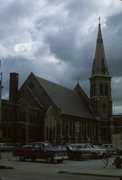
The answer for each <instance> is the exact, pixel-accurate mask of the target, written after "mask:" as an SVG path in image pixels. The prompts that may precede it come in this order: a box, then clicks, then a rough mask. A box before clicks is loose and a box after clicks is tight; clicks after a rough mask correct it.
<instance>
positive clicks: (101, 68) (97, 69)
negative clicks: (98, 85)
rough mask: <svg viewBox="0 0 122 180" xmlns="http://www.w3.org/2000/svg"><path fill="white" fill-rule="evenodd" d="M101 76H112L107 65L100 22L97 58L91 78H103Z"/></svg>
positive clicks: (95, 58)
mask: <svg viewBox="0 0 122 180" xmlns="http://www.w3.org/2000/svg"><path fill="white" fill-rule="evenodd" d="M101 75H102V76H110V74H109V71H108V67H107V63H106V57H105V51H104V43H103V38H102V32H101V24H100V22H99V25H98V35H97V41H96V51H95V57H94V62H93V67H92V74H91V76H92V77H93V76H101Z"/></svg>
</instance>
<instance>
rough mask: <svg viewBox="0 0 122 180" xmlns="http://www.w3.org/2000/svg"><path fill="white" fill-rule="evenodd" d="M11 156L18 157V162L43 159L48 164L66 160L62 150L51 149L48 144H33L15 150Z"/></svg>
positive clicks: (66, 157)
mask: <svg viewBox="0 0 122 180" xmlns="http://www.w3.org/2000/svg"><path fill="white" fill-rule="evenodd" d="M13 156H19V159H20V161H25V160H26V159H31V160H32V161H36V159H44V160H45V161H46V162H48V163H53V162H63V160H65V159H68V156H67V154H66V152H65V151H64V150H61V149H59V148H57V147H56V148H55V147H52V145H51V144H50V143H48V142H34V143H31V144H28V145H25V146H23V147H21V148H15V149H14V150H13Z"/></svg>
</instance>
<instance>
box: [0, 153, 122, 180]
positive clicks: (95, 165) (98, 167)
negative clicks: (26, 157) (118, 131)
mask: <svg viewBox="0 0 122 180" xmlns="http://www.w3.org/2000/svg"><path fill="white" fill-rule="evenodd" d="M121 158H122V157H121ZM113 160H114V158H113V159H112V158H111V159H110V161H109V163H108V166H107V167H105V166H104V164H103V160H84V161H69V160H67V161H65V162H64V163H61V164H50V165H48V164H46V163H44V162H40V161H37V162H36V163H32V162H19V161H18V157H13V156H12V155H11V153H8V154H7V153H2V154H1V159H0V169H4V168H5V169H12V168H13V169H17V170H20V169H21V171H23V170H25V169H29V170H30V171H31V172H33V171H34V172H35V171H37V167H41V169H40V170H41V171H43V172H45V173H46V172H47V171H48V172H50V173H53V172H54V173H55V172H56V173H60V174H70V175H81V176H93V177H108V178H111V179H112V178H118V179H121V180H122V168H121V169H116V168H115V167H114V166H112V162H113ZM34 169H35V170H34ZM11 171H12V170H11Z"/></svg>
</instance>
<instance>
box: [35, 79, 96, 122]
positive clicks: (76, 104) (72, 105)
mask: <svg viewBox="0 0 122 180" xmlns="http://www.w3.org/2000/svg"><path fill="white" fill-rule="evenodd" d="M36 78H37V80H38V81H39V83H40V85H41V86H42V87H43V88H44V89H45V91H46V92H47V93H48V95H49V96H50V97H51V98H52V100H53V102H54V103H55V104H56V105H57V107H58V108H61V113H62V114H67V115H71V116H77V117H83V118H89V119H95V117H94V115H93V114H92V112H91V110H90V108H89V106H88V104H87V103H86V102H85V101H84V100H83V98H81V97H80V96H79V95H78V94H77V92H76V91H74V90H71V89H68V88H66V87H63V86H60V85H58V84H55V83H53V82H50V81H48V80H45V79H42V78H40V77H37V76H36Z"/></svg>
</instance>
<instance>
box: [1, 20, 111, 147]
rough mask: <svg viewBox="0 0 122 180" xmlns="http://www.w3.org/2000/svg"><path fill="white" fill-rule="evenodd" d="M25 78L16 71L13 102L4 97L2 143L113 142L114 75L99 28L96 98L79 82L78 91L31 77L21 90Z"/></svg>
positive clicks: (93, 83)
mask: <svg viewBox="0 0 122 180" xmlns="http://www.w3.org/2000/svg"><path fill="white" fill-rule="evenodd" d="M18 81H19V74H18V73H15V72H13V73H10V85H9V100H5V99H2V102H1V104H2V105H1V107H2V114H1V125H0V130H1V137H0V138H1V140H4V141H7V142H15V143H22V144H25V143H28V142H33V141H49V142H51V143H54V144H65V143H82V142H84V143H86V142H91V143H93V144H102V143H110V142H111V135H112V132H113V130H114V125H113V124H114V123H113V116H112V96H111V75H110V73H109V70H108V66H107V61H106V57H105V51H104V43H103V38H102V32H101V24H100V23H99V25H98V35H97V41H96V50H95V56H94V60H93V65H92V72H91V76H90V77H89V82H90V97H88V96H87V95H86V93H85V92H84V90H83V89H82V87H81V86H80V84H79V83H77V84H76V86H75V88H74V89H69V88H66V87H63V86H61V85H58V84H55V83H53V82H50V81H48V80H45V79H43V78H41V77H38V76H36V75H35V74H34V73H30V75H29V76H28V77H27V79H26V80H25V81H24V83H23V84H22V86H21V87H20V89H18Z"/></svg>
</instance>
